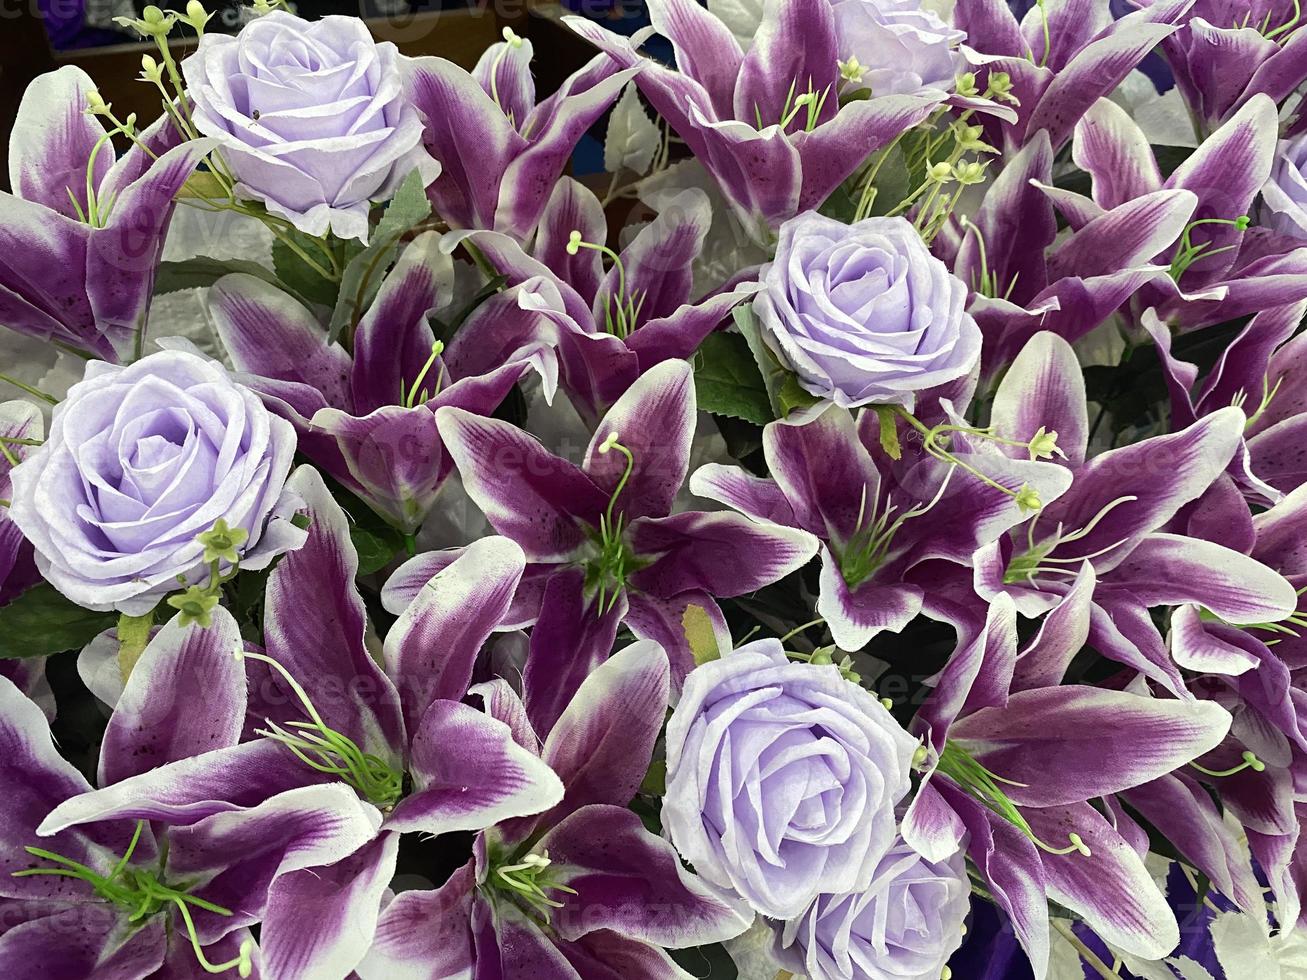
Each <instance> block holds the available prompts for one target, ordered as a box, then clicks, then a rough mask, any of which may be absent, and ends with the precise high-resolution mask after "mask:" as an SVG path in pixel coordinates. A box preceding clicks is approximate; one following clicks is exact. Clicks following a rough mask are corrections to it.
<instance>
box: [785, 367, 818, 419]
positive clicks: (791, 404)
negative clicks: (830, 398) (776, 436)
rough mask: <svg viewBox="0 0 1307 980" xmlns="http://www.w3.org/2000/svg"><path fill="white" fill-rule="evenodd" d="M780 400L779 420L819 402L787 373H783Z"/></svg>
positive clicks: (797, 380) (793, 376)
mask: <svg viewBox="0 0 1307 980" xmlns="http://www.w3.org/2000/svg"><path fill="white" fill-rule="evenodd" d="M780 400H781V418H784V417H785V416H787V415H789V414H790V413H791V412H793V411H795V410H797V409H800V408H809V407H810V406H812V405H816V404H817V403H818V402H819V401H821V399H820V398H818V397H817V396H816V395H814V394H812V393H811V392H809V391H807V390H805V389H804V387H803V386H802V385H801V384H799V379H798V378H797V377H796V376H795V375H793V374H790V373H789V372H788V371H787V372H786V373H785V383H784V384H782V385H781V391H780Z"/></svg>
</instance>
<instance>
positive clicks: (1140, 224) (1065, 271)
mask: <svg viewBox="0 0 1307 980" xmlns="http://www.w3.org/2000/svg"><path fill="white" fill-rule="evenodd" d="M1197 204H1198V198H1197V197H1196V196H1195V195H1194V194H1193V193H1192V192H1189V191H1187V190H1183V189H1168V190H1160V191H1154V192H1153V193H1151V194H1146V195H1144V196H1143V197H1138V198H1134V199H1133V200H1130V201H1127V202H1126V203H1125V204H1122V205H1121V206H1119V207H1117V208H1113V209H1112V210H1111V211H1108V212H1106V213H1105V214H1103V216H1102V217H1099V218H1095V219H1094V220H1093V221H1091V222H1089V223H1088V224H1087V225H1085V226H1084V227H1083V228H1081V229H1080V230H1079V231H1077V232H1076V233H1075V234H1073V235H1072V236H1071V237H1070V238H1069V239H1067V241H1066V242H1064V243H1063V244H1062V245H1060V246H1058V248H1057V249H1056V250H1055V251H1054V252H1053V254H1052V255H1050V256H1049V259H1048V272H1049V278H1050V279H1051V280H1055V279H1060V278H1062V277H1075V278H1079V279H1089V278H1091V277H1094V276H1105V275H1111V274H1113V273H1117V272H1120V271H1121V270H1124V269H1128V268H1130V267H1132V266H1137V265H1140V264H1142V263H1146V262H1151V261H1152V260H1153V259H1154V258H1155V257H1156V256H1157V255H1158V254H1160V253H1161V252H1162V251H1163V250H1164V249H1167V248H1169V247H1170V246H1171V244H1172V243H1173V242H1175V241H1176V240H1178V239H1179V238H1180V233H1181V232H1182V231H1184V228H1185V225H1187V224H1188V223H1189V220H1190V218H1191V217H1192V216H1193V215H1194V211H1195V208H1196V206H1197ZM1109 243H1110V246H1109Z"/></svg>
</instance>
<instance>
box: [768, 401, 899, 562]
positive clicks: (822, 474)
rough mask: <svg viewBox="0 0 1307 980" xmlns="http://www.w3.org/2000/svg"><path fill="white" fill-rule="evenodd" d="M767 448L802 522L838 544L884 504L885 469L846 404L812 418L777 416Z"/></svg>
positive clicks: (775, 472) (775, 474)
mask: <svg viewBox="0 0 1307 980" xmlns="http://www.w3.org/2000/svg"><path fill="white" fill-rule="evenodd" d="M763 449H764V451H765V453H766V456H767V468H768V469H769V470H770V471H771V475H772V478H773V479H774V480H775V481H776V483H777V485H778V486H779V487H780V490H781V492H782V493H783V494H784V495H785V497H786V499H787V500H788V502H789V504H790V506H791V507H792V508H793V509H794V514H795V517H796V519H797V520H796V523H797V526H799V527H802V528H804V529H805V530H808V531H811V532H812V533H813V534H816V535H817V536H819V537H821V538H826V539H830V540H831V541H832V543H833V544H834V546H835V547H837V548H842V547H843V545H844V544H845V543H846V542H847V541H848V540H849V539H850V538H851V537H852V536H853V535H854V534H855V533H857V531H858V530H859V528H860V527H862V526H864V525H865V524H866V523H867V522H868V521H870V520H872V519H874V517H875V515H876V514H878V513H879V510H880V508H881V507H882V506H883V504H882V502H881V499H880V498H881V486H880V472H879V471H878V470H877V469H876V464H875V463H873V462H872V459H871V454H870V453H868V452H867V450H866V448H865V447H864V446H863V444H862V442H861V440H859V438H858V429H857V426H856V425H855V424H854V422H853V416H852V414H850V413H849V412H848V410H846V409H843V408H838V407H836V406H832V407H830V408H828V409H826V411H824V412H822V414H821V415H819V416H817V417H816V418H815V419H812V420H810V421H807V420H801V421H800V422H798V423H795V422H790V421H787V420H781V421H779V422H772V423H771V424H770V425H768V426H767V427H766V428H765V429H764V430H763Z"/></svg>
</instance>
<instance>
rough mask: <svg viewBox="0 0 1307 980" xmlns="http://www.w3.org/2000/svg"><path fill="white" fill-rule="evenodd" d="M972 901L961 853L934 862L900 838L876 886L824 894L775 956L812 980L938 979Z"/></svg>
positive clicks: (784, 935)
mask: <svg viewBox="0 0 1307 980" xmlns="http://www.w3.org/2000/svg"><path fill="white" fill-rule="evenodd" d="M970 896H971V886H970V884H969V883H968V882H967V869H966V863H965V861H964V860H963V857H962V852H961V851H959V852H957V853H956V854H954V855H953V856H952V857H950V858H948V859H947V860H945V861H940V862H938V863H934V862H931V861H927V860H926V859H925V858H923V857H922V856H921V855H920V854H918V853H917V852H916V851H914V850H913V849H912V848H910V847H909V846H908V845H907V844H905V843H904V842H903V841H902V840H899V841H897V842H896V843H895V844H894V846H893V847H891V848H890V850H889V852H888V853H887V854H885V856H884V857H882V858H881V859H880V863H879V864H878V865H877V866H876V873H875V876H874V877H873V878H872V881H871V886H870V887H868V888H867V889H865V890H863V891H860V892H855V893H853V894H847V895H822V896H821V897H820V898H818V899H817V900H816V901H815V902H813V903H812V906H811V907H810V908H809V909H808V910H807V911H806V912H804V913H803V915H802V916H800V917H799V918H797V919H794V920H792V921H790V922H787V923H786V924H785V926H784V928H783V930H782V931H780V933H779V935H778V937H777V938H778V940H779V942H778V944H777V954H778V957H779V959H780V960H781V962H782V964H783V965H784V966H785V968H786V969H787V970H792V971H794V972H795V973H799V974H803V975H806V976H807V977H808V978H809V980H854V978H855V977H857V978H860V980H934V978H935V977H939V976H941V975H942V974H943V970H944V964H945V963H947V962H948V958H949V956H951V955H952V954H953V951H954V950H955V949H957V948H958V946H959V945H961V943H962V923H963V920H964V919H966V917H967V910H968V909H969V907H970V904H971V903H970Z"/></svg>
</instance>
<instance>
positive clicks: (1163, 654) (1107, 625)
mask: <svg viewBox="0 0 1307 980" xmlns="http://www.w3.org/2000/svg"><path fill="white" fill-rule="evenodd" d="M1097 593H1098V594H1097V595H1096V597H1095V601H1094V603H1093V604H1092V605H1091V607H1090V609H1089V645H1090V646H1091V647H1092V648H1093V649H1095V650H1097V651H1098V652H1099V653H1101V654H1102V655H1103V656H1104V657H1106V658H1107V659H1108V660H1115V661H1116V662H1117V663H1119V664H1124V665H1125V666H1126V667H1129V668H1130V669H1132V670H1134V671H1136V672H1138V673H1139V674H1140V675H1141V676H1143V677H1146V678H1148V679H1149V680H1151V681H1155V682H1156V683H1158V684H1160V685H1161V686H1162V687H1163V688H1164V689H1165V690H1167V691H1169V692H1170V693H1171V694H1173V695H1174V696H1175V697H1177V698H1180V699H1182V700H1189V699H1191V698H1192V697H1193V695H1192V694H1191V693H1190V692H1189V689H1188V688H1187V687H1186V686H1185V681H1184V676H1183V675H1182V674H1181V673H1180V670H1179V669H1178V668H1177V667H1176V665H1175V661H1174V659H1173V658H1172V657H1171V654H1170V651H1168V650H1167V649H1166V644H1165V643H1163V642H1162V636H1161V634H1160V633H1158V631H1157V625H1156V624H1155V623H1154V622H1153V618H1152V616H1150V615H1149V613H1148V607H1147V606H1145V605H1144V604H1143V603H1141V602H1137V601H1136V600H1135V599H1134V597H1132V596H1131V595H1130V594H1129V593H1125V592H1116V593H1112V592H1110V590H1107V589H1105V588H1103V586H1102V584H1101V582H1100V584H1099V586H1098V589H1097Z"/></svg>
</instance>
